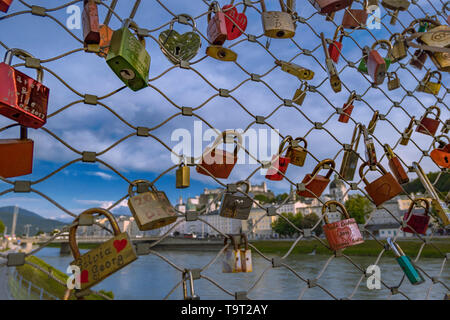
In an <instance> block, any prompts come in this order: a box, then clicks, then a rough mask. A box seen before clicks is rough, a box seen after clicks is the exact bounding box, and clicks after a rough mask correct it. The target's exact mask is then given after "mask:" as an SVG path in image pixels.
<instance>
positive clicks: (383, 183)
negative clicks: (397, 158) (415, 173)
mask: <svg viewBox="0 0 450 320" xmlns="http://www.w3.org/2000/svg"><path fill="white" fill-rule="evenodd" d="M367 165H368V163H367V162H364V163H363V164H362V165H361V167H359V176H360V177H361V178H362V181H363V182H364V183H365V185H366V186H365V188H364V189H366V191H367V193H368V194H369V196H370V197H371V198H372V201H373V203H375V205H376V206H377V207H378V206H379V205H380V204H382V203H385V202H386V201H388V200H390V199H392V198H394V197H395V196H397V195H399V194H400V193H401V192H402V191H403V189H402V187H401V186H400V184H399V183H398V182H397V180H396V179H395V178H394V176H393V175H392V174H391V173H390V172H387V171H386V169H384V168H383V166H382V165H381V164H380V163H377V167H378V168H379V169H380V171H381V173H382V174H383V176H382V177H380V178H378V179H376V180H375V181H373V182H371V183H369V182H368V181H367V179H366V178H365V177H364V175H363V169H364V167H365V166H367Z"/></svg>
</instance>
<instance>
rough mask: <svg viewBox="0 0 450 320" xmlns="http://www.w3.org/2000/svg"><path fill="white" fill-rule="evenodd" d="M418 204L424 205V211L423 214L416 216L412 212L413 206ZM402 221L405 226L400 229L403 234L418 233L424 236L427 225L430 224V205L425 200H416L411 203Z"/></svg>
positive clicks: (416, 214)
mask: <svg viewBox="0 0 450 320" xmlns="http://www.w3.org/2000/svg"><path fill="white" fill-rule="evenodd" d="M418 202H423V203H425V207H424V209H425V211H424V213H423V214H418V213H415V212H413V209H414V206H415V205H416V204H417V203H418ZM403 221H404V223H405V224H406V226H403V227H402V231H403V232H408V233H415V232H417V233H419V234H422V235H425V234H426V232H427V229H428V224H429V223H430V203H429V202H428V200H427V199H425V198H417V199H414V201H411V205H410V206H409V209H408V212H406V213H405V215H404V216H403Z"/></svg>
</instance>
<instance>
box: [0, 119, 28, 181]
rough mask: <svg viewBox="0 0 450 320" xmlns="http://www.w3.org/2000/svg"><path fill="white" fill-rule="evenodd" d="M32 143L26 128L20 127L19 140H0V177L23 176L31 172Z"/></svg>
mask: <svg viewBox="0 0 450 320" xmlns="http://www.w3.org/2000/svg"><path fill="white" fill-rule="evenodd" d="M33 148H34V142H33V140H31V139H28V138H27V128H26V127H22V126H21V127H20V139H0V177H3V178H12V177H19V176H24V175H27V174H30V173H32V171H33Z"/></svg>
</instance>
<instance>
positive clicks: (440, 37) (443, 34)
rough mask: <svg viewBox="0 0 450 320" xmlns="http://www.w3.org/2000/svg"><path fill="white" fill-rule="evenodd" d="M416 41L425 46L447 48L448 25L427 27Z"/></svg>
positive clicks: (449, 31)
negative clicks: (426, 30)
mask: <svg viewBox="0 0 450 320" xmlns="http://www.w3.org/2000/svg"><path fill="white" fill-rule="evenodd" d="M435 22H437V21H435ZM418 41H419V42H422V43H424V44H426V45H427V46H432V47H439V48H448V47H450V27H449V26H445V25H442V26H437V27H434V28H432V29H429V30H428V32H426V33H425V34H424V35H423V36H421V37H420V38H419V39H418Z"/></svg>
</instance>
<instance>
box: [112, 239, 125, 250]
mask: <svg viewBox="0 0 450 320" xmlns="http://www.w3.org/2000/svg"><path fill="white" fill-rule="evenodd" d="M127 243H128V241H127V239H122V240H114V243H113V246H114V248H116V251H117V253H119V252H120V251H122V250H123V249H125V247H126V246H127Z"/></svg>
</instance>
